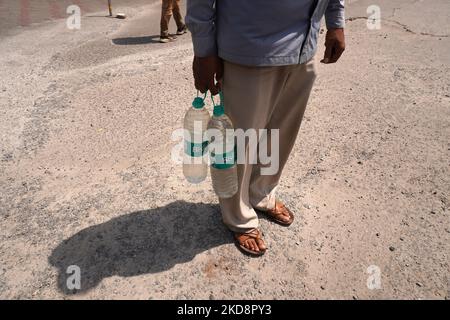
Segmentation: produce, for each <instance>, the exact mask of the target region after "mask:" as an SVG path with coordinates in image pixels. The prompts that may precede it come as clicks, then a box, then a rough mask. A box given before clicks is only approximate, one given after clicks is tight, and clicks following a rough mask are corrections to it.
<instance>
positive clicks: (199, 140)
mask: <svg viewBox="0 0 450 320" xmlns="http://www.w3.org/2000/svg"><path fill="white" fill-rule="evenodd" d="M209 119H210V116H209V112H208V110H206V108H205V102H204V98H201V97H196V98H195V99H194V101H193V102H192V107H191V108H189V110H188V111H187V112H186V115H185V116H184V129H185V130H184V157H183V174H184V176H185V177H186V180H187V181H189V182H190V183H200V182H202V181H203V180H205V178H206V176H207V174H208V156H207V154H206V150H207V147H208V137H207V135H206V134H205V132H206V128H207V126H208V122H209Z"/></svg>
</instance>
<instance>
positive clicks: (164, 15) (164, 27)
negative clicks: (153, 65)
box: [160, 0, 174, 43]
mask: <svg viewBox="0 0 450 320" xmlns="http://www.w3.org/2000/svg"><path fill="white" fill-rule="evenodd" d="M172 7H173V0H162V2H161V32H160V42H162V43H166V42H169V41H172V40H174V39H173V37H171V36H170V35H169V22H170V17H171V16H172Z"/></svg>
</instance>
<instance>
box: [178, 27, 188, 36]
mask: <svg viewBox="0 0 450 320" xmlns="http://www.w3.org/2000/svg"><path fill="white" fill-rule="evenodd" d="M186 32H187V27H186V25H184V26H183V27H181V28H180V29H178V30H177V35H178V36H181V35H183V34H185V33H186Z"/></svg>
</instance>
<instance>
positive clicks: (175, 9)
mask: <svg viewBox="0 0 450 320" xmlns="http://www.w3.org/2000/svg"><path fill="white" fill-rule="evenodd" d="M172 14H173V17H174V18H175V22H176V24H177V28H178V30H180V29H182V28H183V27H184V21H183V16H182V15H181V12H180V0H162V7H161V36H164V37H167V36H168V35H169V21H170V17H171V16H172Z"/></svg>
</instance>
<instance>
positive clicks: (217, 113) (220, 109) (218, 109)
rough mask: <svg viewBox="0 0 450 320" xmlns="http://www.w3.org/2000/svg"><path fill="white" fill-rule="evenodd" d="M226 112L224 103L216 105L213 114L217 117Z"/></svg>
mask: <svg viewBox="0 0 450 320" xmlns="http://www.w3.org/2000/svg"><path fill="white" fill-rule="evenodd" d="M224 113H225V109H224V108H223V105H222V104H218V105H215V106H214V110H213V115H214V116H215V117H220V116H221V115H223V114H224Z"/></svg>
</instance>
